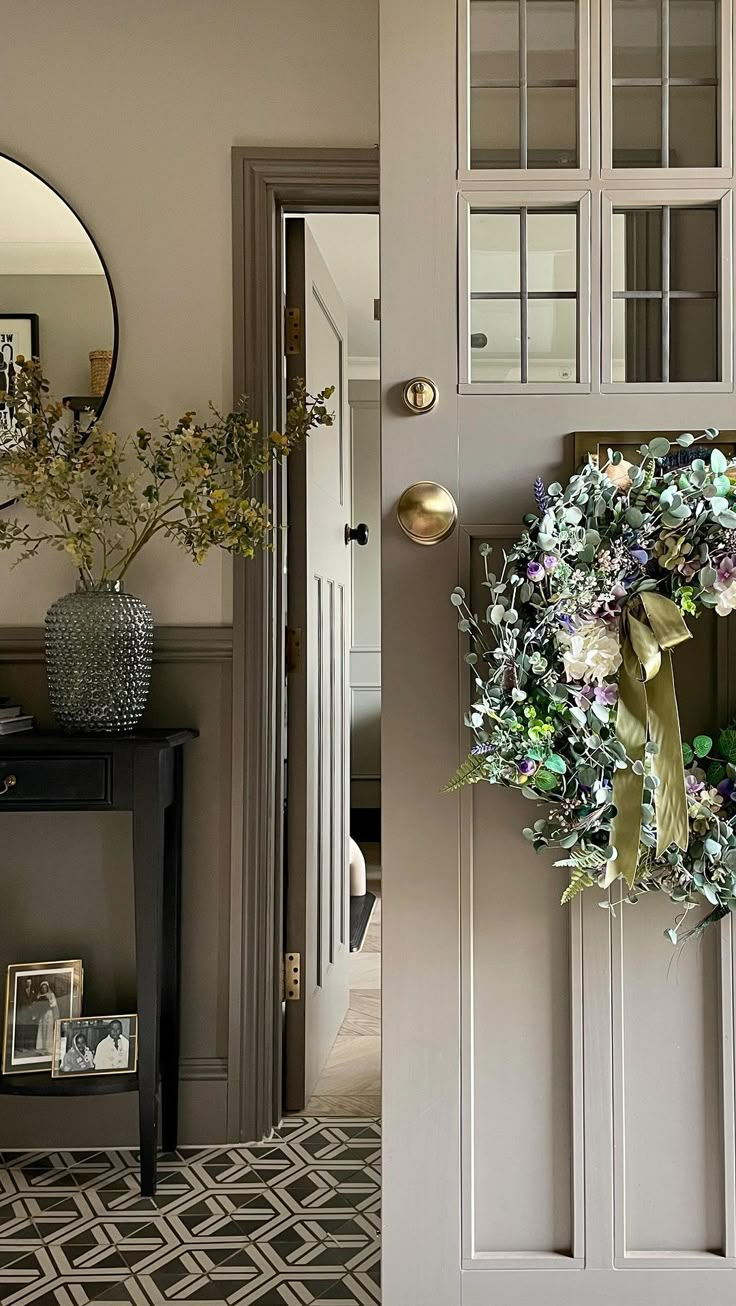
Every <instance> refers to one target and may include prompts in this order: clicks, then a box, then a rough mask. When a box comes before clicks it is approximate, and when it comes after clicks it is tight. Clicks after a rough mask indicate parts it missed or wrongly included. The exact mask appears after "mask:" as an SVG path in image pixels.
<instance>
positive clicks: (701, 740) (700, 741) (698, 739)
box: [693, 735, 713, 757]
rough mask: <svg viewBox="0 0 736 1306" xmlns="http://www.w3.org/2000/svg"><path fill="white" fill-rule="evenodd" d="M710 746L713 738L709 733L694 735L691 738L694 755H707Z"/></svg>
mask: <svg viewBox="0 0 736 1306" xmlns="http://www.w3.org/2000/svg"><path fill="white" fill-rule="evenodd" d="M712 747H713V740H712V739H711V737H710V735H696V736H695V738H694V740H693V752H694V753H695V756H696V757H707V756H708V754H709V752H710V750H711V748H712Z"/></svg>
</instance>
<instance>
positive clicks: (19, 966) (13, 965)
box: [2, 957, 138, 1075]
mask: <svg viewBox="0 0 736 1306" xmlns="http://www.w3.org/2000/svg"><path fill="white" fill-rule="evenodd" d="M44 966H46V967H48V968H49V969H52V968H53V969H61V968H62V967H65V966H66V967H72V968H74V967H77V966H78V967H79V985H78V988H79V1009H80V1011H79V1014H80V1015H81V1009H82V994H83V989H84V962H83V960H82V958H81V957H70V958H68V959H67V960H66V961H11V962H9V963H8V965H7V966H6V968H5V1014H4V1019H3V1066H2V1073H3V1075H48V1073H49V1071H51V1070H52V1069H53V1064H54V1061H53V1058H54V1052H53V1048H52V1051H51V1065H49V1066H27V1067H24V1068H23V1069H21V1068H20V1067H18V1066H11V1067H10V1068H9V1069H8V1067H7V1059H8V1015H9V1013H10V975H11V971H16V970H38V969H40V968H42V967H44ZM69 1019H70V1020H74V1019H77V1020H78V1019H79V1016H76V1017H74V1016H70V1017H69ZM54 1039H56V1029H55V1028H54ZM137 1056H138V1043H137V1041H136V1059H137Z"/></svg>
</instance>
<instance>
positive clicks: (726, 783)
mask: <svg viewBox="0 0 736 1306" xmlns="http://www.w3.org/2000/svg"><path fill="white" fill-rule="evenodd" d="M716 788H717V790H718V792H719V794H721V796H722V797H723V798H725V799H726V801H727V802H729V803H732V802H733V800H734V792H736V784H734V782H733V780H730V779H729V778H728V776H727V777H726V779H725V780H721V783H720V784H719V785H716Z"/></svg>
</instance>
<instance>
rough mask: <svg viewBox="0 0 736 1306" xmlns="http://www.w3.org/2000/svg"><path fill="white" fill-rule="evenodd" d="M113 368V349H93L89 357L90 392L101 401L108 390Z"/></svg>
mask: <svg viewBox="0 0 736 1306" xmlns="http://www.w3.org/2000/svg"><path fill="white" fill-rule="evenodd" d="M111 367H112V350H111V349H93V350H92V352H91V354H90V356H89V370H90V391H91V393H92V394H93V395H94V396H95V398H96V399H99V398H100V396H101V395H104V393H105V390H106V389H107V383H108V381H109V380H110V368H111Z"/></svg>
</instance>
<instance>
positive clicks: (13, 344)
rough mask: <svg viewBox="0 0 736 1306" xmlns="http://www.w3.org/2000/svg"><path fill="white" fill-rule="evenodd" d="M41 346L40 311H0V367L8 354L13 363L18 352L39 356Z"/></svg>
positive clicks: (26, 355) (28, 355) (30, 356)
mask: <svg viewBox="0 0 736 1306" xmlns="http://www.w3.org/2000/svg"><path fill="white" fill-rule="evenodd" d="M39 348H40V346H39V328H38V313H0V368H2V366H3V360H4V359H5V358H6V356H7V359H8V361H9V362H10V363H11V364H12V363H13V362H14V360H15V358H16V356H17V355H18V354H22V355H23V357H24V358H38V357H39ZM11 351H12V352H11ZM3 389H5V387H4V386H2V385H0V390H3Z"/></svg>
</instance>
